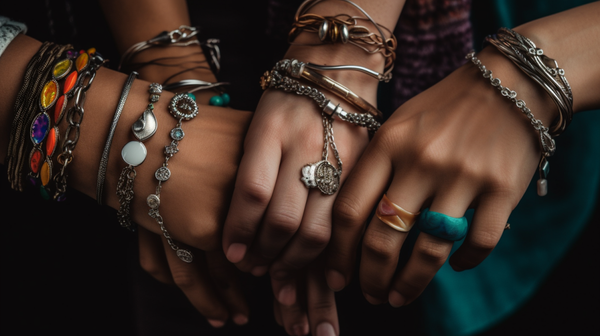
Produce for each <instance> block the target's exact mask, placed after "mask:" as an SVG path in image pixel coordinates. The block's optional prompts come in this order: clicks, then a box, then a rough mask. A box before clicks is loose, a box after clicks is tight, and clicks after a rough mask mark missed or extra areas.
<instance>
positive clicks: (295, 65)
mask: <svg viewBox="0 0 600 336" xmlns="http://www.w3.org/2000/svg"><path fill="white" fill-rule="evenodd" d="M309 64H310V63H309ZM309 64H306V63H303V62H300V61H298V60H295V59H291V60H281V61H279V62H277V64H276V65H275V70H280V71H285V72H286V73H287V74H288V75H290V76H292V77H294V78H303V79H306V80H307V81H309V82H311V83H314V84H316V85H319V86H320V87H322V88H324V89H327V90H329V91H331V92H333V93H334V94H335V95H337V96H338V97H340V98H342V99H344V100H345V101H347V102H348V103H350V104H352V105H353V106H354V107H356V108H358V109H359V110H361V111H363V112H365V113H368V114H371V115H373V117H375V119H376V120H377V121H379V122H382V121H383V113H381V111H379V110H378V109H377V108H376V107H375V106H373V105H371V104H370V103H369V102H368V101H366V100H364V99H363V98H361V97H360V96H358V95H357V94H355V93H354V92H352V91H350V89H348V88H347V87H345V86H344V85H342V84H340V83H338V82H337V81H335V80H333V79H332V78H330V77H328V76H325V75H323V74H321V73H319V72H317V71H314V70H311V69H310V68H309Z"/></svg>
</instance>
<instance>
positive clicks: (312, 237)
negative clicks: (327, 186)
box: [270, 190, 334, 305]
mask: <svg viewBox="0 0 600 336" xmlns="http://www.w3.org/2000/svg"><path fill="white" fill-rule="evenodd" d="M333 202H334V199H333V198H332V197H330V196H327V195H323V194H321V193H320V192H319V191H317V190H312V191H311V192H310V194H309V196H308V201H307V204H306V210H305V211H304V216H303V217H302V224H301V225H300V228H299V229H298V232H297V233H296V235H294V237H293V238H292V240H291V241H290V243H289V244H288V246H287V247H286V249H285V250H284V251H283V253H282V254H281V255H280V256H279V257H278V258H277V260H276V261H275V262H274V263H273V265H272V266H271V269H270V273H271V283H272V287H273V294H274V295H275V298H277V300H279V302H281V303H283V304H286V305H290V304H292V303H294V302H295V291H296V285H295V281H294V280H295V277H296V274H297V272H298V271H299V270H301V269H303V268H304V267H305V266H306V265H307V264H308V263H309V262H311V261H313V260H314V259H315V258H316V257H317V256H318V255H319V254H320V253H321V252H322V251H323V250H324V249H325V247H326V246H327V243H328V242H329V238H330V237H331V213H332V207H333Z"/></svg>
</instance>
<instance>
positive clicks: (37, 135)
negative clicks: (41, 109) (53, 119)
mask: <svg viewBox="0 0 600 336" xmlns="http://www.w3.org/2000/svg"><path fill="white" fill-rule="evenodd" d="M49 124H50V117H49V116H48V114H47V113H40V114H39V115H38V116H37V117H36V118H35V120H34V121H33V124H32V125H31V140H33V143H35V144H36V145H37V144H39V143H41V142H42V141H44V138H46V135H47V134H48V126H49Z"/></svg>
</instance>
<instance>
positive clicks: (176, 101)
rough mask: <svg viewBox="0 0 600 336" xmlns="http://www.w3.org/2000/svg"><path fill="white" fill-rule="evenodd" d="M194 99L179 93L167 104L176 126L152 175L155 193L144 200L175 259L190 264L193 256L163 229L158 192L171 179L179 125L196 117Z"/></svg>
mask: <svg viewBox="0 0 600 336" xmlns="http://www.w3.org/2000/svg"><path fill="white" fill-rule="evenodd" d="M194 99H195V97H194V95H193V94H187V93H180V94H177V95H175V96H174V97H173V98H172V99H171V102H170V104H169V112H170V113H171V115H172V116H173V117H174V118H175V119H177V124H176V125H175V127H174V128H173V129H171V131H170V133H169V135H170V136H171V139H172V140H171V143H170V144H169V145H167V146H165V151H164V154H165V161H164V163H163V164H162V166H161V167H159V168H158V169H157V170H156V172H155V173H154V177H155V178H156V180H158V185H157V186H156V193H154V194H151V195H149V196H148V198H146V203H147V204H148V206H149V207H150V211H149V212H148V215H149V216H150V217H152V218H154V220H156V222H157V223H158V225H159V226H160V230H161V231H162V233H163V235H164V237H165V238H166V239H167V243H169V246H170V247H171V249H173V250H174V251H175V252H176V254H177V257H179V259H181V260H182V261H184V262H186V263H191V262H192V261H193V260H194V255H193V254H192V252H191V251H190V250H187V249H183V248H180V247H179V246H177V244H176V243H175V241H174V240H173V238H171V235H170V234H169V232H168V231H167V228H166V227H165V222H164V219H163V217H162V216H161V214H160V212H159V207H160V192H161V189H162V183H163V182H166V181H167V180H168V179H169V178H170V177H171V170H170V169H169V160H170V159H171V158H172V157H173V156H174V155H175V154H176V153H177V152H179V148H178V147H177V145H178V144H179V142H180V141H181V140H183V137H184V136H185V133H184V132H183V129H182V128H181V125H182V123H183V121H184V120H191V119H193V118H194V117H196V116H197V115H198V105H197V104H196V101H195V100H194Z"/></svg>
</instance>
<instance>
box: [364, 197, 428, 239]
mask: <svg viewBox="0 0 600 336" xmlns="http://www.w3.org/2000/svg"><path fill="white" fill-rule="evenodd" d="M419 214H420V212H417V213H412V212H410V211H406V210H404V209H403V208H402V207H400V206H399V205H397V204H395V203H393V202H392V201H390V199H389V198H388V197H387V195H385V194H384V195H383V198H381V201H380V202H379V205H378V206H377V210H376V211H375V215H376V216H377V218H379V220H381V221H382V222H384V223H385V224H387V225H388V226H389V227H391V228H392V229H394V230H396V231H400V232H408V231H410V229H411V228H412V227H413V225H414V224H415V222H416V218H417V215H419Z"/></svg>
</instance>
